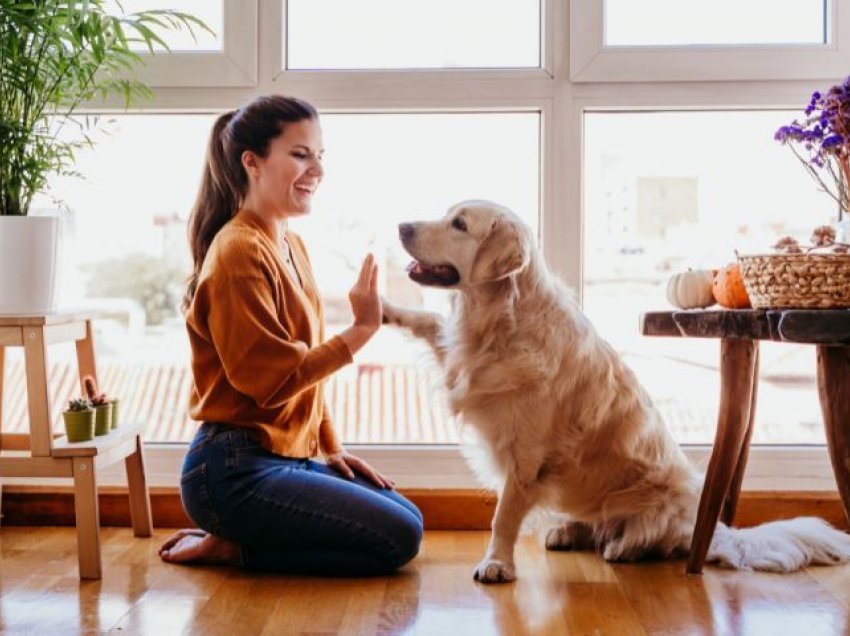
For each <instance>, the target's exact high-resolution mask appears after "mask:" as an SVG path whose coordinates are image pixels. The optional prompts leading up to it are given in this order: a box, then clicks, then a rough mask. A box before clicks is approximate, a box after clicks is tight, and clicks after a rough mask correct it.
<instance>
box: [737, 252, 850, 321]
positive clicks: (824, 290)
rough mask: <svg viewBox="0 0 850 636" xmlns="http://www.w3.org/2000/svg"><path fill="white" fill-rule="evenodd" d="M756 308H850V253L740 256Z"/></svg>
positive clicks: (745, 281)
mask: <svg viewBox="0 0 850 636" xmlns="http://www.w3.org/2000/svg"><path fill="white" fill-rule="evenodd" d="M738 264H739V265H740V266H741V275H742V277H743V278H744V285H745V286H746V288H747V293H748V294H749V296H750V302H751V303H752V305H753V307H754V308H755V309H768V308H778V307H797V308H804V309H838V308H844V307H850V254H816V253H811V252H810V253H808V254H755V255H750V256H742V255H740V254H739V255H738Z"/></svg>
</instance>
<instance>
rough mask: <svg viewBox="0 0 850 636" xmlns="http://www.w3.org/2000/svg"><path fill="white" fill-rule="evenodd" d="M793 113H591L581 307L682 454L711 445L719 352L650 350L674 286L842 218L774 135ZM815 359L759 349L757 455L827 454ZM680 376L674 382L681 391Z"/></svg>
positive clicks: (801, 349)
mask: <svg viewBox="0 0 850 636" xmlns="http://www.w3.org/2000/svg"><path fill="white" fill-rule="evenodd" d="M794 116H796V113H794V112H788V111H748V112H740V111H729V112H716V111H715V112H672V111H671V112H664V113H636V112H620V113H588V114H587V115H585V118H584V122H585V162H584V164H585V245H586V251H585V268H584V309H585V312H586V313H587V314H588V316H589V317H590V318H591V320H593V322H594V324H595V325H596V327H597V329H598V330H599V331H600V333H601V334H602V336H603V337H605V338H606V339H607V340H609V341H610V342H611V343H612V344H613V345H614V346H615V347H616V348H617V349H618V350H619V351H620V352H621V353H622V354H623V355H624V356H625V359H626V361H627V363H628V364H629V365H630V366H631V367H632V368H633V369H634V370H635V372H636V373H637V374H638V377H639V378H640V379H641V382H642V383H643V384H644V386H646V388H647V390H648V391H649V392H650V394H651V395H652V397H653V400H654V401H655V403H656V404H657V406H658V407H659V408H660V410H661V411H662V413H663V415H664V416H665V420H666V421H667V423H668V425H670V427H671V428H672V429H673V430H674V433H675V435H676V438H677V439H678V440H679V441H680V442H683V443H710V442H711V441H712V440H713V439H714V431H715V427H716V417H717V396H718V395H719V394H720V385H719V380H720V374H719V353H718V352H719V348H718V344H717V342H716V341H714V340H705V341H703V340H698V339H677V338H672V339H666V338H647V337H644V336H641V335H640V334H639V333H638V330H637V329H636V325H637V324H638V316H639V315H640V313H641V312H643V311H651V310H656V309H658V308H663V307H666V306H668V303H667V301H666V299H665V289H666V283H667V280H668V278H669V277H670V276H671V275H672V274H674V273H676V272H679V271H684V270H686V269H688V268H689V267H690V268H695V269H696V268H701V269H717V268H719V267H720V266H722V265H725V264H726V263H728V262H734V260H735V252H734V250H735V249H739V250H744V251H747V252H751V253H758V252H760V251H764V252H769V251H770V250H769V246H770V245H771V244H772V243H774V242H775V240H776V238H777V237H778V236H781V235H784V234H790V235H793V236H800V237H808V235H809V234H810V233H811V230H812V228H813V227H814V226H816V225H821V224H824V223H829V222H830V221H831V219H832V217H834V214H835V212H834V206H833V205H832V200H831V199H830V198H829V197H827V196H826V195H824V194H821V193H820V192H818V190H817V188H816V187H815V186H814V184H813V182H811V181H810V178H809V176H808V175H807V174H806V173H805V171H804V170H803V169H802V167H801V166H800V165H799V164H798V163H797V161H796V159H795V158H794V157H793V155H792V154H791V152H790V151H789V150H788V148H784V147H782V146H780V145H779V144H778V143H776V142H774V141H773V133H774V131H775V130H776V129H777V128H778V127H779V126H780V125H783V124H784V123H785V122H787V121H790V120H791V119H792V118H793V117H794ZM815 376H816V365H815V359H814V347H811V346H799V345H797V346H795V345H790V344H785V343H781V344H778V343H762V344H761V366H760V382H759V396H758V408H757V411H756V414H757V420H756V426H755V429H754V443H770V444H822V443H824V431H823V425H822V423H821V421H822V420H821V414H820V405H819V402H818V396H817V386H816V377H815ZM671 378H676V381H675V382H672V381H671Z"/></svg>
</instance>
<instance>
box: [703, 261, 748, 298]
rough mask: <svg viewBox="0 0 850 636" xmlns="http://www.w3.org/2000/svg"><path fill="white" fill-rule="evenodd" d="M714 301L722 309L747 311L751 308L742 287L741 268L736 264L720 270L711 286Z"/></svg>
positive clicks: (744, 289) (744, 288) (745, 289)
mask: <svg viewBox="0 0 850 636" xmlns="http://www.w3.org/2000/svg"><path fill="white" fill-rule="evenodd" d="M711 292H712V293H713V294H714V299H715V300H716V301H717V303H718V304H719V305H720V306H722V307H727V308H729V309H748V308H750V307H752V305H751V304H750V297H749V295H748V294H747V288H746V287H744V279H743V277H742V276H741V268H740V267H739V266H738V264H737V263H729V264H728V265H726V267H722V268H720V271H719V272H717V275H716V276H715V277H714V283H712V285H711Z"/></svg>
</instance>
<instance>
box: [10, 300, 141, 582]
mask: <svg viewBox="0 0 850 636" xmlns="http://www.w3.org/2000/svg"><path fill="white" fill-rule="evenodd" d="M91 320H92V317H91V316H90V315H87V314H71V313H68V314H51V315H47V316H0V405H2V396H3V365H4V360H5V347H23V348H24V358H25V360H24V363H25V368H26V386H27V407H28V410H29V425H30V429H29V434H28V435H3V434H2V412H0V477H72V478H73V479H74V507H75V512H76V523H77V549H78V553H79V563H80V578H82V579H99V578H100V577H101V560H100V513H99V510H98V501H97V481H96V474H95V471H96V468H98V467H101V466H106V465H109V464H111V463H114V462H116V461H118V460H121V459H123V460H124V464H125V468H126V470H127V483H128V486H129V491H130V515H131V518H132V523H133V534H134V535H135V536H137V537H150V536H151V535H152V534H153V526H152V524H151V510H150V496H149V494H148V487H147V480H146V477H145V467H144V458H143V444H142V435H141V427H140V425H139V424H135V425H134V424H126V423H124V422H122V423H121V424H120V425H119V426H118V428H116V429H114V430H112V431H111V432H109V433H108V434H106V435H101V436H98V437H95V438H94V440H93V441H90V442H79V443H70V442H68V440H67V439H66V438H65V437H57V438H54V435H53V426H52V422H51V421H50V413H51V409H50V391H49V386H48V381H47V380H48V376H47V369H48V364H47V347H48V345H50V344H53V343H57V342H71V341H73V342H75V343H76V349H77V368H78V370H79V375H80V391H81V394H83V393H84V387H83V383H82V379H83V378H84V377H85V376H87V375H90V376H92V377H94V378H95V380H97V370H96V366H95V353H94V339H93V336H92V324H91Z"/></svg>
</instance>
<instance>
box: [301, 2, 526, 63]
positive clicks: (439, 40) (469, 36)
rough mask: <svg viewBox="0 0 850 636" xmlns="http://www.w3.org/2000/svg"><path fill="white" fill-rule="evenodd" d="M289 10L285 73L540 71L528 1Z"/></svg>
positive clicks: (314, 5)
mask: <svg viewBox="0 0 850 636" xmlns="http://www.w3.org/2000/svg"><path fill="white" fill-rule="evenodd" d="M287 8H288V12H287V15H286V20H285V25H286V35H287V37H286V42H287V68H290V69H300V70H309V69H390V68H392V69H404V68H410V69H412V68H499V67H502V68H512V67H538V66H540V5H539V3H538V2H534V1H528V0H502V1H501V2H488V1H487V0H465V1H464V2H454V1H453V0H430V1H421V0H420V1H416V0H402V1H399V0H359V1H357V2H351V1H350V0H290V1H289V2H288V3H287ZM331 16H332V18H331Z"/></svg>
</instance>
